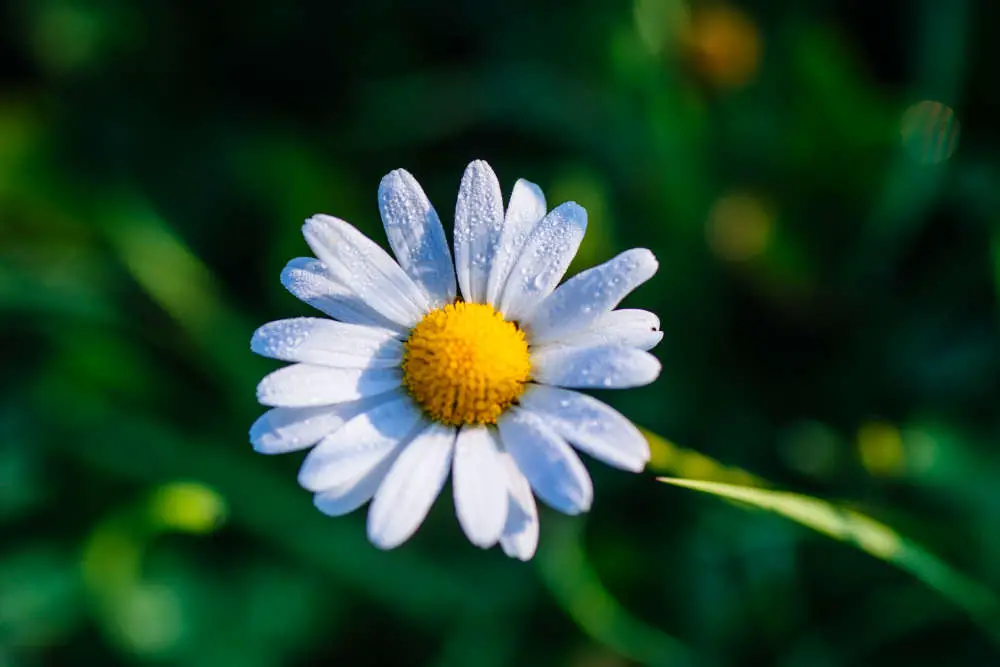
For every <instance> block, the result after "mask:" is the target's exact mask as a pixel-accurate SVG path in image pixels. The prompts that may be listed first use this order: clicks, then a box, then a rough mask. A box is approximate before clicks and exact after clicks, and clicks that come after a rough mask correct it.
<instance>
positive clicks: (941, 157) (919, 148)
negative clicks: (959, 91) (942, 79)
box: [900, 100, 960, 165]
mask: <svg viewBox="0 0 1000 667" xmlns="http://www.w3.org/2000/svg"><path fill="white" fill-rule="evenodd" d="M959 131H960V125H959V122H958V118H957V117H956V116H955V112H954V111H953V110H952V108H951V107H949V106H948V105H946V104H944V103H942V102H934V101H931V100H924V101H923V102H917V103H916V104H913V105H911V106H910V107H909V108H908V109H907V110H906V111H905V112H904V113H903V118H902V122H901V123H900V134H901V135H902V140H903V148H904V149H905V150H906V152H907V154H909V155H910V157H912V158H913V159H914V160H916V161H917V162H918V163H919V164H925V165H931V164H940V163H941V162H944V161H945V160H947V159H948V158H950V157H951V156H952V155H953V154H954V153H955V150H956V149H957V148H958V135H959Z"/></svg>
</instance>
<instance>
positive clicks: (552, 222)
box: [498, 202, 587, 320]
mask: <svg viewBox="0 0 1000 667" xmlns="http://www.w3.org/2000/svg"><path fill="white" fill-rule="evenodd" d="M586 229H587V212H586V211H585V210H584V209H583V207H581V206H580V205H579V204H576V203H574V202H566V203H565V204H560V205H559V206H557V207H556V208H555V209H553V210H552V211H550V212H549V214H548V215H546V216H545V217H544V218H542V221H541V222H539V223H538V224H537V225H535V228H534V229H533V230H532V231H531V234H530V235H529V236H528V240H527V241H525V244H524V248H523V249H522V250H521V253H520V256H519V257H518V259H517V261H516V262H515V263H514V266H513V268H511V270H510V277H509V278H508V279H507V284H506V285H504V288H503V293H502V294H501V296H500V303H499V306H498V310H499V311H500V312H501V313H503V314H504V316H505V317H506V318H507V319H508V320H522V319H525V318H527V317H530V316H531V313H532V312H534V310H535V308H536V307H537V306H538V304H539V303H540V302H541V301H542V299H544V298H545V297H547V296H548V295H549V294H551V293H552V290H554V289H555V287H556V285H558V284H559V281H560V280H562V277H563V275H564V274H565V273H566V269H567V268H568V267H569V264H570V262H572V261H573V257H574V256H575V255H576V251H577V250H578V249H579V247H580V242H581V241H582V240H583V234H584V232H585V231H586Z"/></svg>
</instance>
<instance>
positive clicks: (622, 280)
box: [521, 248, 658, 345]
mask: <svg viewBox="0 0 1000 667" xmlns="http://www.w3.org/2000/svg"><path fill="white" fill-rule="evenodd" d="M657 266H658V264H657V262H656V257H654V256H653V253H651V252H650V251H649V250H646V249H645V248H633V249H632V250H626V251H625V252H623V253H621V254H620V255H618V256H617V257H614V258H612V259H610V260H608V261H607V262H605V263H603V264H600V265H598V266H595V267H593V268H590V269H587V270H586V271H583V272H581V273H578V274H577V275H575V276H573V277H572V278H570V279H569V280H567V281H566V282H565V283H563V284H562V285H560V286H559V287H558V288H556V290H555V291H554V292H553V293H552V294H550V295H549V296H548V297H547V298H546V299H545V300H544V301H542V302H541V303H540V304H538V308H536V309H535V311H534V312H533V313H532V314H531V316H530V317H528V318H527V319H525V320H522V322H521V325H522V326H523V327H524V328H525V330H526V332H527V333H528V335H529V337H530V340H531V342H532V344H535V345H539V344H544V343H548V342H551V341H554V340H558V339H559V338H560V337H562V336H565V335H567V334H572V333H574V332H577V331H580V330H582V329H585V328H587V327H588V326H590V325H591V324H593V322H594V320H595V319H597V318H598V317H600V316H601V315H603V314H605V313H607V312H609V311H610V310H612V309H613V308H614V307H615V306H617V305H618V304H619V303H621V300H622V299H624V298H625V297H626V296H627V295H628V294H629V292H631V291H632V290H634V289H635V288H636V287H638V286H639V285H641V284H642V283H644V282H646V281H647V280H649V279H650V278H652V277H653V274H654V273H656V268H657Z"/></svg>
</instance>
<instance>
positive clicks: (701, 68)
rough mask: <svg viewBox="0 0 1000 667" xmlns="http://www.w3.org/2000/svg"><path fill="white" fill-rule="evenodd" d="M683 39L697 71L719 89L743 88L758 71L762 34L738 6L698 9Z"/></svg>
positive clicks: (724, 5)
mask: <svg viewBox="0 0 1000 667" xmlns="http://www.w3.org/2000/svg"><path fill="white" fill-rule="evenodd" d="M683 41H684V43H685V45H686V48H685V51H686V52H687V55H688V58H689V59H690V61H691V64H692V67H693V68H694V70H695V71H696V72H697V73H698V74H699V75H700V76H701V77H702V78H703V79H704V80H705V82H706V83H708V84H710V85H712V86H714V87H716V88H723V89H732V88H740V87H743V86H745V85H747V84H748V83H750V82H751V81H752V80H753V79H754V77H755V76H756V74H757V70H758V68H759V66H760V58H761V50H762V49H761V39H760V35H759V33H758V31H757V26H756V25H755V24H754V22H753V20H752V19H751V18H750V17H749V16H748V15H747V14H746V13H744V12H743V11H742V10H740V9H738V8H736V7H733V6H731V5H726V4H710V5H707V6H704V7H700V8H697V9H695V10H694V11H692V14H691V24H690V27H689V29H688V30H687V31H686V35H685V38H684V40H683Z"/></svg>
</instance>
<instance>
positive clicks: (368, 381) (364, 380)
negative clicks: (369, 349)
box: [257, 364, 403, 408]
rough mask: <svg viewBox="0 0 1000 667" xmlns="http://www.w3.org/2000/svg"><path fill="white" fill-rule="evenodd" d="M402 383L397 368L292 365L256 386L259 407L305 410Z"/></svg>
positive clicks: (384, 390)
mask: <svg viewBox="0 0 1000 667" xmlns="http://www.w3.org/2000/svg"><path fill="white" fill-rule="evenodd" d="M402 383H403V372H402V371H401V370H400V369H398V368H330V367H329V366H316V365H314V364H294V365H292V366H285V367H284V368H279V369H278V370H276V371H274V372H273V373H271V374H270V375H267V376H265V377H264V379H263V380H261V381H260V384H258V385H257V400H258V401H259V402H260V404H261V405H269V406H272V407H285V408H307V407H310V406H313V405H329V404H331V403H344V402H346V401H355V400H357V399H359V398H364V397H366V396H374V395H376V394H381V393H383V392H386V391H389V390H390V389H395V388H397V387H399V386H400V385H401V384H402Z"/></svg>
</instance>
